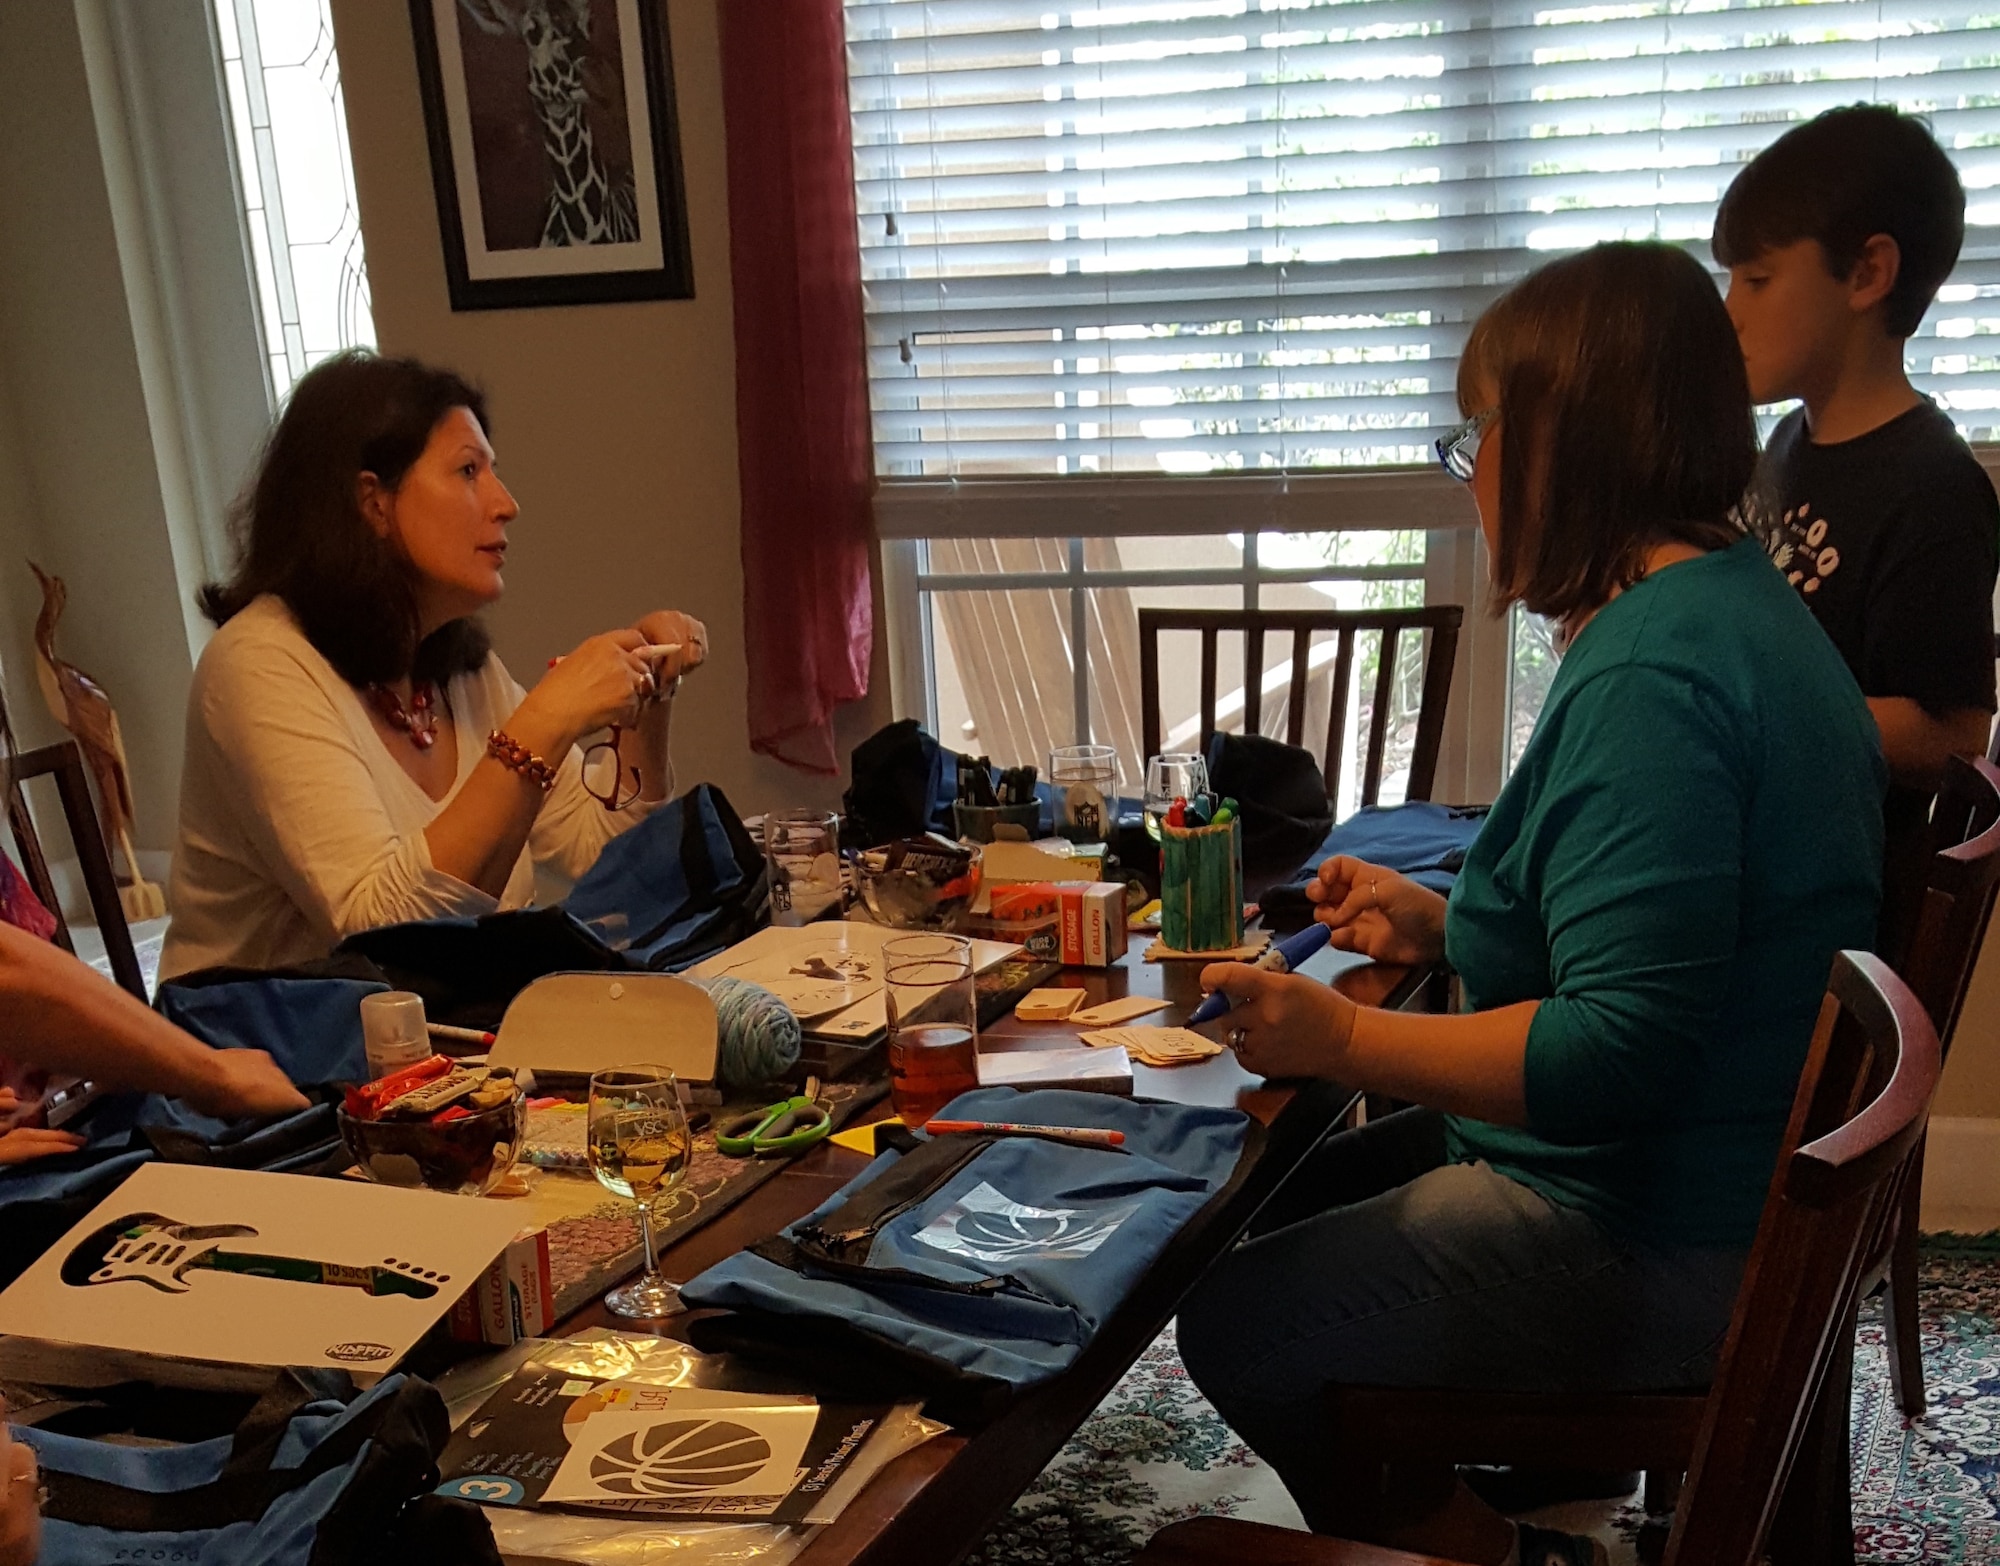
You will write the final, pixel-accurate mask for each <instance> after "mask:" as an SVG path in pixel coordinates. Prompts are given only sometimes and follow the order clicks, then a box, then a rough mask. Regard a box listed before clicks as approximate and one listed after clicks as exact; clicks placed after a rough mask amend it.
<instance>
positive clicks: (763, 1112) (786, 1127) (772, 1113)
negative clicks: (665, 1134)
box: [715, 1081, 833, 1158]
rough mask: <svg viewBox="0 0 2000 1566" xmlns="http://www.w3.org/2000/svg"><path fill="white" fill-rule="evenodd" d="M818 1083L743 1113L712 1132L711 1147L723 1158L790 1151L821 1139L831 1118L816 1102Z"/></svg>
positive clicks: (748, 1156)
mask: <svg viewBox="0 0 2000 1566" xmlns="http://www.w3.org/2000/svg"><path fill="white" fill-rule="evenodd" d="M818 1087H819V1084H818V1083H817V1082H816V1081H814V1082H808V1083H807V1084H806V1090H805V1092H803V1093H801V1094H799V1095H798V1096H797V1097H795V1098H788V1099H785V1100H783V1101H782V1102H779V1103H776V1104H767V1105H765V1106H764V1108H762V1109H753V1110H751V1111H750V1113H749V1114H747V1115H738V1116H737V1117H736V1118H735V1119H734V1120H732V1121H730V1122H729V1124H727V1125H725V1126H718V1127H717V1128H716V1132H715V1150H716V1151H717V1152H718V1153H721V1154H722V1155H723V1156H724V1157H725V1158H763V1157H766V1156H772V1155H781V1154H790V1153H796V1152H799V1151H801V1150H802V1149H804V1148H808V1147H811V1146H812V1145H813V1143H815V1142H819V1141H823V1140H825V1138H826V1135H827V1133H828V1132H830V1131H831V1130H832V1129H833V1117H832V1116H831V1115H829V1114H828V1113H827V1112H826V1108H825V1106H824V1105H822V1104H821V1103H820V1102H819V1094H818Z"/></svg>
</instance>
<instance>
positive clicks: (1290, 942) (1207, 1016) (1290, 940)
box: [1187, 924, 1333, 1028]
mask: <svg viewBox="0 0 2000 1566" xmlns="http://www.w3.org/2000/svg"><path fill="white" fill-rule="evenodd" d="M1332 936H1333V930H1332V928H1331V927H1330V926H1328V925H1324V924H1309V925H1307V926H1306V927H1305V928H1304V929H1303V930H1301V931H1299V933H1298V934H1297V935H1288V936H1286V937H1285V938H1284V939H1283V940H1282V941H1279V942H1277V943H1275V944H1274V945H1273V946H1272V947H1271V949H1270V950H1269V951H1267V952H1266V953H1264V955H1263V956H1261V957H1259V958H1258V959H1257V960H1256V961H1255V962H1253V963H1251V964H1250V966H1251V967H1253V968H1262V969H1263V970H1264V971H1265V972H1266V973H1290V972H1291V971H1292V970H1293V969H1294V968H1296V967H1298V965H1299V964H1300V963H1302V962H1304V961H1305V960H1306V959H1307V958H1308V957H1310V956H1312V954H1313V953H1314V952H1316V951H1318V950H1319V949H1320V948H1321V947H1322V946H1324V945H1326V943H1327V942H1328V941H1329V940H1330V939H1331V938H1332ZM1229 1005H1230V1002H1229V997H1228V996H1227V995H1225V994H1223V992H1222V991H1221V990H1214V991H1211V992H1210V993H1209V994H1208V995H1207V996H1205V997H1203V999H1202V1003H1201V1004H1200V1005H1199V1006H1197V1007H1195V1009H1194V1015H1193V1016H1191V1017H1189V1018H1188V1020H1187V1025H1188V1026H1189V1027H1191V1028H1198V1027H1200V1026H1201V1025H1202V1024H1203V1023H1204V1022H1213V1021H1215V1019H1216V1018H1217V1017H1219V1016H1221V1015H1222V1014H1223V1013H1224V1012H1225V1011H1227V1010H1229Z"/></svg>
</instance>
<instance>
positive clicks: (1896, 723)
mask: <svg viewBox="0 0 2000 1566" xmlns="http://www.w3.org/2000/svg"><path fill="white" fill-rule="evenodd" d="M1868 710H1869V711H1870V712H1871V713H1873V714H1874V715H1875V727H1876V728H1877V729H1878V730H1879V731H1880V732H1881V735H1882V759H1883V760H1884V761H1886V762H1887V763H1888V764H1889V775H1890V776H1891V777H1893V778H1894V779H1895V780H1896V781H1897V782H1898V783H1901V784H1903V785H1904V786H1906V787H1908V788H1915V789H1921V790H1923V791H1924V792H1926V793H1928V792H1930V791H1931V790H1933V789H1935V788H1936V787H1937V786H1938V784H1939V783H1941V782H1942V781H1943V780H1944V767H1945V762H1946V761H1947V760H1948V759H1949V758H1951V757H1953V756H1983V755H1985V754H1986V745H1987V741H1988V739H1989V738H1990V737H1991V734H1992V730H1993V714H1992V713H1990V712H1988V711H1987V710H1986V709H1985V708H1983V707H1954V708H1952V709H1950V710H1949V711H1946V712H1942V713H1930V712H1926V711H1925V710H1924V708H1923V706H1922V704H1921V703H1919V702H1916V701H1913V700H1911V699H1910V698H1909V697H1907V696H1871V697H1870V698H1869V699H1868Z"/></svg>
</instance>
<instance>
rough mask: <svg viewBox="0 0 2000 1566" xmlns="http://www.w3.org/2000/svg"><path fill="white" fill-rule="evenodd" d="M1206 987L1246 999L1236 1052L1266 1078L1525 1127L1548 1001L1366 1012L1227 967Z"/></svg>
mask: <svg viewBox="0 0 2000 1566" xmlns="http://www.w3.org/2000/svg"><path fill="white" fill-rule="evenodd" d="M1201 982H1202V987H1203V988H1204V989H1211V990H1221V991H1223V992H1224V993H1225V994H1227V995H1228V996H1229V997H1230V998H1231V999H1232V1000H1234V1001H1235V1002H1236V1009H1235V1010H1234V1011H1232V1012H1230V1013H1229V1019H1228V1021H1227V1023H1225V1024H1224V1026H1225V1027H1227V1028H1228V1029H1230V1030H1231V1032H1232V1034H1233V1033H1234V1031H1235V1030H1237V1029H1241V1030H1242V1034H1243V1036H1242V1041H1241V1042H1240V1043H1239V1044H1238V1045H1237V1046H1236V1055H1237V1058H1238V1059H1239V1060H1241V1061H1242V1062H1243V1069H1244V1070H1246V1071H1254V1072H1256V1073H1257V1074H1258V1075H1259V1076H1265V1077H1329V1078H1331V1079H1332V1080H1334V1081H1336V1082H1339V1083H1340V1084H1342V1085H1343V1086H1345V1087H1349V1088H1353V1089H1355V1090H1357V1091H1361V1092H1368V1093H1388V1094H1392V1095H1393V1096H1395V1097H1397V1098H1400V1099H1406V1100H1408V1101H1409V1102H1410V1103H1413V1104H1428V1105H1430V1106H1431V1107H1432V1108H1433V1109H1442V1110H1444V1111H1446V1112H1447V1113H1449V1114H1454V1115H1467V1116H1470V1117H1471V1118H1472V1119H1475V1120H1489V1121H1492V1122H1493V1123H1494V1124H1496V1125H1509V1126H1518V1125H1525V1124H1526V1123H1527V1120H1528V1101H1527V1055H1528V1030H1529V1027H1530V1025H1531V1024H1532V1023H1533V1021H1534V1018H1535V1012H1536V1009H1537V1005H1538V1003H1537V1002H1535V1001H1524V1002H1522V1003H1520V1004H1518V1005H1513V1006H1498V1007H1495V1008H1494V1009H1493V1010H1491V1011H1473V1012H1461V1013H1459V1014H1457V1015H1455V1016H1431V1015H1426V1014H1424V1013H1421V1012H1402V1011H1382V1010H1378V1009H1377V1008H1375V1007H1373V1006H1357V1005H1355V1004H1354V1002H1353V1001H1351V1000H1349V999H1348V998H1347V997H1346V996H1344V995H1342V994H1341V993H1340V992H1339V991H1338V990H1335V989H1332V988H1329V987H1328V986H1327V985H1324V984H1321V983H1319V982H1318V981H1317V980H1315V979H1305V978H1297V977H1293V976H1289V975H1285V974H1277V973H1270V972H1266V971H1265V970H1263V969H1259V968H1252V967H1251V966H1249V965H1248V964H1247V963H1217V964H1215V965H1214V966H1213V967H1210V968H1207V969H1205V970H1204V971H1203V973H1202V976H1201Z"/></svg>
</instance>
